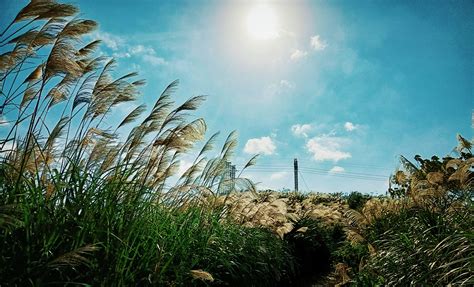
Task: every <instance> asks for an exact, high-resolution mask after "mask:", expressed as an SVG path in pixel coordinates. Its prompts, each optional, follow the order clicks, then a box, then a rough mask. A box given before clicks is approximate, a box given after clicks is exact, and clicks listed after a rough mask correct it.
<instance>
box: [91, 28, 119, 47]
mask: <svg viewBox="0 0 474 287" xmlns="http://www.w3.org/2000/svg"><path fill="white" fill-rule="evenodd" d="M91 36H92V37H93V38H95V39H99V40H101V41H102V43H104V44H105V46H107V47H108V48H110V49H111V50H113V51H117V50H118V49H119V48H120V47H122V46H123V45H124V44H125V40H124V39H123V38H122V37H119V36H117V35H113V34H110V33H107V32H103V31H95V32H94V33H93V34H92V35H91Z"/></svg>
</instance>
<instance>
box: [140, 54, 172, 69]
mask: <svg viewBox="0 0 474 287" xmlns="http://www.w3.org/2000/svg"><path fill="white" fill-rule="evenodd" d="M142 58H143V61H145V62H148V63H150V64H152V65H153V66H158V65H164V64H166V60H165V59H163V58H161V57H158V56H155V55H143V56H142Z"/></svg>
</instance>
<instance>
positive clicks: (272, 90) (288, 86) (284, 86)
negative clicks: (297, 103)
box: [263, 80, 295, 98]
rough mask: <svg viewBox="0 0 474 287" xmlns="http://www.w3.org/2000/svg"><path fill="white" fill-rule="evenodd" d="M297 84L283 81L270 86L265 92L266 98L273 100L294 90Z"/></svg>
mask: <svg viewBox="0 0 474 287" xmlns="http://www.w3.org/2000/svg"><path fill="white" fill-rule="evenodd" d="M294 87H295V84H294V83H293V82H291V81H288V80H281V81H280V82H279V83H273V84H270V85H268V86H267V87H266V88H265V90H264V91H263V93H264V95H265V97H266V98H273V97H274V96H277V95H281V94H284V93H286V92H288V91H289V90H292V89H293V88H294Z"/></svg>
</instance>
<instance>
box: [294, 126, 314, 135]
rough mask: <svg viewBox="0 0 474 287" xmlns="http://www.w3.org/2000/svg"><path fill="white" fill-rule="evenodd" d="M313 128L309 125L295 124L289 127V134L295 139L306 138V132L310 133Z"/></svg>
mask: <svg viewBox="0 0 474 287" xmlns="http://www.w3.org/2000/svg"><path fill="white" fill-rule="evenodd" d="M312 129H313V127H312V126H311V125H310V124H302V125H300V124H296V125H293V126H292V127H291V132H292V133H293V134H294V135H295V136H297V137H301V136H303V137H305V138H307V137H308V132H310V131H311V130H312Z"/></svg>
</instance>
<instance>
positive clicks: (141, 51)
mask: <svg viewBox="0 0 474 287" xmlns="http://www.w3.org/2000/svg"><path fill="white" fill-rule="evenodd" d="M92 37H94V38H96V39H100V40H102V42H103V43H104V44H105V46H106V47H108V48H109V49H111V50H113V51H114V53H113V54H112V55H113V56H114V57H115V58H131V57H134V56H135V57H139V58H141V60H142V61H144V62H146V63H149V64H151V65H153V66H158V65H164V64H166V63H167V62H166V60H165V59H164V58H162V57H159V56H157V55H156V51H155V49H153V47H150V46H144V45H141V44H139V45H134V46H133V45H128V44H126V43H125V39H124V38H122V37H119V36H117V35H113V34H110V33H107V32H95V34H93V35H92Z"/></svg>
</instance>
